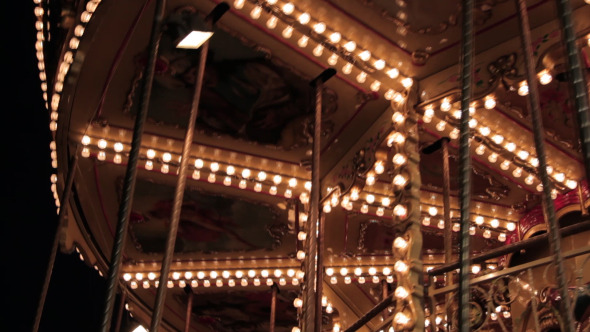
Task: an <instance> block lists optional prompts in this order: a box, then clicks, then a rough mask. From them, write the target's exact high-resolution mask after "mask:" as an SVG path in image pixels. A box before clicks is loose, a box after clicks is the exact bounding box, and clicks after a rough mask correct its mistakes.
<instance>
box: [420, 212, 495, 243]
mask: <svg viewBox="0 0 590 332" xmlns="http://www.w3.org/2000/svg"><path fill="white" fill-rule="evenodd" d="M478 217H479V216H478ZM493 220H497V219H493ZM476 224H477V223H476ZM422 225H424V226H431V219H430V216H424V217H423V218H422ZM477 225H478V226H479V228H482V229H483V233H482V236H483V237H484V238H486V239H489V238H491V237H492V231H491V230H490V229H488V228H483V227H481V224H477ZM491 226H492V227H493V226H494V224H491ZM436 227H438V228H439V229H444V228H445V221H444V219H440V220H439V221H438V223H437V224H436ZM451 229H452V230H453V232H459V231H460V230H461V224H459V223H453V225H452V228H451ZM476 233H477V228H476V226H470V227H469V234H470V235H475V234H476ZM498 241H500V242H505V241H506V233H504V232H501V231H500V233H499V234H498Z"/></svg>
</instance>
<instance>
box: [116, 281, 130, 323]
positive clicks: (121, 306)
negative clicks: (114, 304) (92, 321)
mask: <svg viewBox="0 0 590 332" xmlns="http://www.w3.org/2000/svg"><path fill="white" fill-rule="evenodd" d="M119 288H120V289H121V297H120V298H119V311H118V312H117V320H116V322H115V332H119V331H120V330H121V322H122V320H123V312H124V311H125V301H127V292H126V291H125V289H124V288H123V287H119Z"/></svg>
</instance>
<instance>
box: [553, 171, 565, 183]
mask: <svg viewBox="0 0 590 332" xmlns="http://www.w3.org/2000/svg"><path fill="white" fill-rule="evenodd" d="M553 178H554V179H555V180H557V181H558V182H563V181H565V174H563V173H555V175H553Z"/></svg>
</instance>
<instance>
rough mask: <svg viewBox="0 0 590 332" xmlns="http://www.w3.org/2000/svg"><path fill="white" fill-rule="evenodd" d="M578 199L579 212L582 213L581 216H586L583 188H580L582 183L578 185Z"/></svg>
mask: <svg viewBox="0 0 590 332" xmlns="http://www.w3.org/2000/svg"><path fill="white" fill-rule="evenodd" d="M578 199H579V200H580V211H582V216H587V215H588V210H587V209H586V197H584V188H582V183H581V182H580V183H578Z"/></svg>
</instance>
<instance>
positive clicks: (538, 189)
mask: <svg viewBox="0 0 590 332" xmlns="http://www.w3.org/2000/svg"><path fill="white" fill-rule="evenodd" d="M536 189H537V191H538V192H541V191H543V184H542V183H539V184H538V185H537V187H536Z"/></svg>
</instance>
